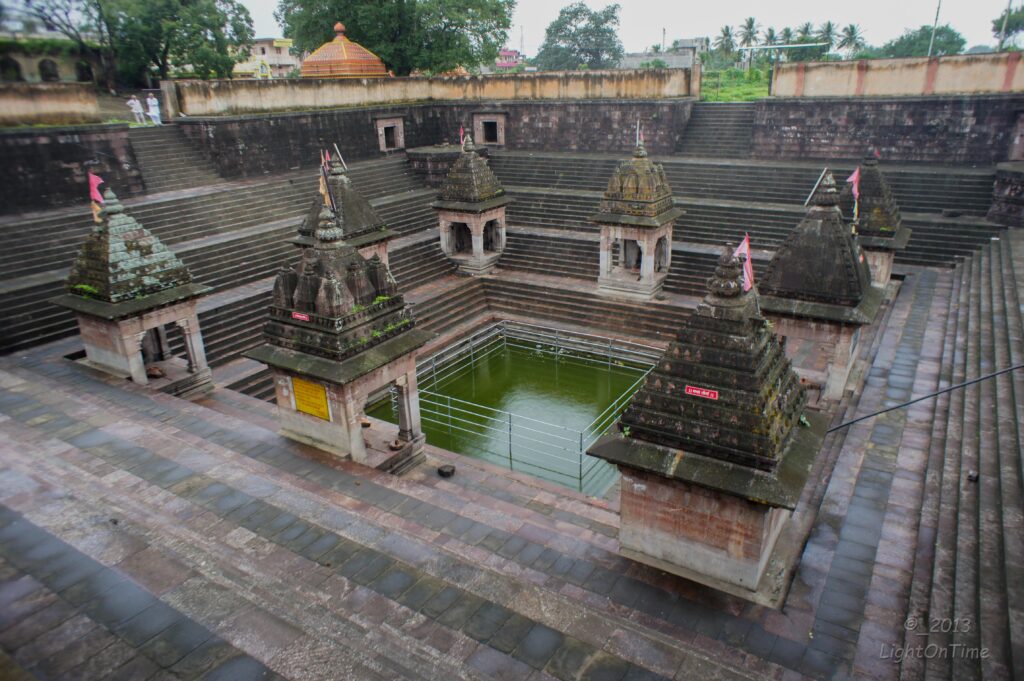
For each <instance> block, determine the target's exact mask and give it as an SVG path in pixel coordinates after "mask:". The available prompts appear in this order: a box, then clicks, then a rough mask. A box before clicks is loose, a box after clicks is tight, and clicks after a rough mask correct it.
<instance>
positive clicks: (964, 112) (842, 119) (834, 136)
mask: <svg viewBox="0 0 1024 681" xmlns="http://www.w3.org/2000/svg"><path fill="white" fill-rule="evenodd" d="M1018 112H1024V94H1017V95H973V96H961V97H938V96H935V97H892V98H882V97H859V98H854V97H845V98H770V99H766V100H762V101H760V102H758V103H757V106H756V109H755V114H754V130H753V136H752V138H751V147H752V149H751V151H752V156H753V157H754V158H759V159H768V160H770V159H859V158H862V157H863V156H864V154H865V153H867V151H868V150H870V149H872V148H877V149H878V150H879V151H880V152H881V154H882V158H883V159H884V160H885V161H910V162H913V161H920V162H929V163H947V164H958V165H980V166H991V165H993V164H995V163H999V162H1002V161H1005V160H1008V159H1010V158H1012V156H1011V153H1012V152H1011V149H1012V147H1013V145H1014V138H1015V129H1016V127H1017V119H1018Z"/></svg>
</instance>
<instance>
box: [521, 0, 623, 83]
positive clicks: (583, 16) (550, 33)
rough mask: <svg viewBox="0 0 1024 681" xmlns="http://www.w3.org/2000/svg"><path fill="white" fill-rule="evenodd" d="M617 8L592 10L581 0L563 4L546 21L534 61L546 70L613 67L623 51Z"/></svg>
mask: <svg viewBox="0 0 1024 681" xmlns="http://www.w3.org/2000/svg"><path fill="white" fill-rule="evenodd" d="M619 9H620V7H619V5H608V6H607V7H605V8H604V9H601V10H591V9H590V8H589V7H587V6H586V5H585V4H583V3H582V2H577V3H575V4H572V5H568V6H567V7H563V8H562V11H561V12H559V13H558V18H557V19H555V20H554V21H552V22H551V24H549V25H548V28H547V31H546V33H545V34H544V44H543V45H541V48H540V51H539V52H538V53H537V58H536V59H535V60H534V64H536V66H537V67H538V68H539V69H541V70H545V71H552V70H574V69H584V68H585V69H607V68H613V67H615V66H616V65H618V63H619V61H621V59H622V55H623V54H624V52H625V51H624V50H623V48H622V42H621V41H620V40H619V36H618V33H617V31H618V26H619Z"/></svg>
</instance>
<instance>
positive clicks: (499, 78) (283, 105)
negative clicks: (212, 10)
mask: <svg viewBox="0 0 1024 681" xmlns="http://www.w3.org/2000/svg"><path fill="white" fill-rule="evenodd" d="M163 89H164V95H165V99H169V98H170V97H169V96H170V95H172V94H173V96H174V98H176V99H177V102H171V101H168V102H167V104H166V108H167V110H168V111H175V110H176V111H180V112H181V113H183V114H185V115H187V116H223V115H239V114H250V113H268V112H280V111H306V110H313V109H330V108H339V107H358V106H388V105H393V104H399V103H406V102H426V101H453V102H463V101H483V100H512V101H517V100H593V99H619V100H642V99H657V98H662V97H697V96H699V95H700V69H699V67H698V68H696V69H634V70H622V71H558V72H543V73H517V74H502V75H488V76H451V77H438V78H372V79H358V80H354V79H349V80H339V79H296V78H289V79H278V80H241V79H234V80H178V81H173V88H170V87H164V88H163Z"/></svg>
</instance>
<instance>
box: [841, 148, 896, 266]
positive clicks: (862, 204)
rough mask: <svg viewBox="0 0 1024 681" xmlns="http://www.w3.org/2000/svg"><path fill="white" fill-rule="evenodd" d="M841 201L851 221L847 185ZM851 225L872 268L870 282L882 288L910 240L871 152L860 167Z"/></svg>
mask: <svg viewBox="0 0 1024 681" xmlns="http://www.w3.org/2000/svg"><path fill="white" fill-rule="evenodd" d="M842 198H843V201H842V206H841V207H842V210H843V214H844V215H845V216H846V217H847V218H854V201H853V192H852V190H851V188H850V186H849V185H847V186H846V188H845V189H844V190H843V196H842ZM853 224H854V227H855V228H856V230H857V236H858V241H859V242H860V246H861V248H862V249H863V250H864V254H865V257H866V258H867V261H868V267H869V268H870V269H871V281H872V283H873V284H874V285H875V286H885V285H886V284H888V283H889V277H890V276H891V275H892V262H893V259H894V258H895V257H896V252H897V251H902V250H903V249H905V248H906V247H907V242H908V241H910V229H909V228H907V227H904V226H903V221H902V219H901V218H900V209H899V206H897V205H896V199H895V198H894V197H893V195H892V189H891V188H890V187H889V183H888V182H886V181H885V176H884V175H883V174H882V171H881V169H880V168H879V167H878V157H877V156H876V155H875V154H874V153H873V152H872V153H869V154H867V155H866V156H865V157H864V160H863V161H862V162H861V164H860V198H859V199H858V200H857V216H856V218H854V219H853Z"/></svg>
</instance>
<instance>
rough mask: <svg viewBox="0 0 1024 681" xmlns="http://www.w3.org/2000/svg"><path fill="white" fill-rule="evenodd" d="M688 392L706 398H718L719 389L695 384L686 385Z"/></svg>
mask: <svg viewBox="0 0 1024 681" xmlns="http://www.w3.org/2000/svg"><path fill="white" fill-rule="evenodd" d="M686 394H687V395H693V396H694V397H703V398H704V399H705V400H717V399H718V391H717V390H708V389H707V388H698V387H697V386H695V385H688V386H686Z"/></svg>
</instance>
